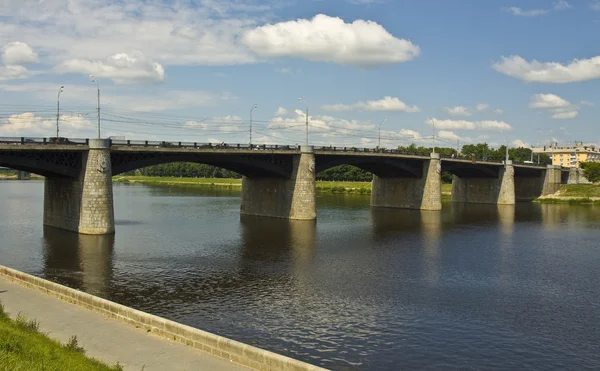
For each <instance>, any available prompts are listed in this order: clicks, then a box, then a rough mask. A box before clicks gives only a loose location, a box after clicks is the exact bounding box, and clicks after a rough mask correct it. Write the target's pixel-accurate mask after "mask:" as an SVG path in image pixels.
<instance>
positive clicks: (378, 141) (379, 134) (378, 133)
mask: <svg viewBox="0 0 600 371" xmlns="http://www.w3.org/2000/svg"><path fill="white" fill-rule="evenodd" d="M386 122H387V119H383V121H381V122H380V123H379V130H378V131H377V148H378V149H379V148H381V125H382V124H385V123H386Z"/></svg>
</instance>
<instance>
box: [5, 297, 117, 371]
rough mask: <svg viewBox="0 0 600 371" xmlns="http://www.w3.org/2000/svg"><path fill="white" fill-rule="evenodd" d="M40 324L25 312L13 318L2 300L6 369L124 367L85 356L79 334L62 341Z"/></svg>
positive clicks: (105, 369) (110, 370) (107, 370)
mask: <svg viewBox="0 0 600 371" xmlns="http://www.w3.org/2000/svg"><path fill="white" fill-rule="evenodd" d="M39 326H40V324H39V323H38V322H37V321H35V320H29V319H27V318H25V317H24V316H23V315H22V314H20V313H19V314H17V316H16V317H15V319H11V318H10V317H9V314H8V313H6V312H5V311H4V306H3V305H2V304H1V302H0V349H1V351H0V360H1V362H0V363H1V364H2V369H4V370H33V371H36V370H40V371H41V370H98V371H118V370H123V368H122V367H121V365H120V364H118V363H117V364H116V365H114V366H112V367H110V366H108V365H106V364H104V363H101V362H100V361H98V360H95V359H93V358H88V357H86V356H85V355H84V352H85V349H84V348H82V347H80V346H79V344H78V341H77V337H71V338H70V340H69V342H67V343H65V344H61V343H59V342H58V341H55V340H52V339H50V338H49V337H48V336H46V335H44V334H43V333H40V332H39Z"/></svg>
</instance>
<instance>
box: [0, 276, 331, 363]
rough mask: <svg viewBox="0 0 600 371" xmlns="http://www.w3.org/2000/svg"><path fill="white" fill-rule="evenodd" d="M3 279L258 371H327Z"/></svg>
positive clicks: (66, 292) (33, 282)
mask: <svg viewBox="0 0 600 371" xmlns="http://www.w3.org/2000/svg"><path fill="white" fill-rule="evenodd" d="M0 276H1V277H4V278H6V279H8V280H10V281H12V282H16V283H19V284H20V285H22V286H25V287H28V288H32V289H36V290H38V291H41V292H43V293H45V294H48V295H50V296H54V297H56V298H58V299H61V300H63V301H66V302H69V303H72V304H76V305H79V306H81V307H84V308H87V309H90V310H93V311H95V312H99V313H101V314H103V315H105V316H106V317H109V318H112V319H116V320H120V321H123V322H126V323H128V324H130V325H132V326H135V327H136V328H139V329H141V330H144V331H146V332H152V333H153V334H155V335H158V336H161V337H164V338H167V339H170V340H174V341H176V342H178V343H182V344H185V345H187V346H190V347H193V348H196V349H198V350H201V351H204V352H206V353H209V354H212V355H214V356H217V357H221V358H225V359H228V360H230V361H232V362H235V363H237V364H240V365H243V366H246V367H249V368H252V369H255V370H284V371H287V370H290V371H292V370H293V371H319V370H326V369H324V368H321V367H318V366H314V365H311V364H309V363H305V362H302V361H298V360H296V359H293V358H289V357H286V356H282V355H279V354H277V353H273V352H270V351H267V350H264V349H260V348H257V347H254V346H251V345H248V344H244V343H241V342H239V341H235V340H231V339H228V338H225V337H223V336H219V335H215V334H211V333H209V332H206V331H202V330H199V329H196V328H194V327H190V326H186V325H183V324H181V323H177V322H174V321H171V320H168V319H165V318H162V317H158V316H155V315H153V314H148V313H145V312H142V311H139V310H137V309H133V308H129V307H126V306H124V305H121V304H117V303H114V302H112V301H109V300H106V299H102V298H99V297H97V296H93V295H90V294H87V293H85V292H82V291H78V290H75V289H72V288H70V287H66V286H63V285H60V284H57V283H54V282H51V281H48V280H45V279H43V278H39V277H35V276H32V275H30V274H27V273H23V272H21V271H18V270H15V269H12V268H8V267H5V266H3V265H0Z"/></svg>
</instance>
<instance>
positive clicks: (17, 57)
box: [2, 41, 38, 66]
mask: <svg viewBox="0 0 600 371" xmlns="http://www.w3.org/2000/svg"><path fill="white" fill-rule="evenodd" d="M2 59H3V61H4V64H5V65H7V66H20V65H25V64H31V63H36V62H37V61H38V55H37V53H36V52H34V51H33V49H31V47H30V46H29V45H27V44H25V43H22V42H20V41H13V42H11V43H8V44H6V45H5V46H4V49H3V51H2Z"/></svg>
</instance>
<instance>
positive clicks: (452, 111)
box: [444, 106, 471, 116]
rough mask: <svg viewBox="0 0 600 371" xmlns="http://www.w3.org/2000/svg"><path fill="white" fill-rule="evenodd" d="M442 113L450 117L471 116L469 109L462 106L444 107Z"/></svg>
mask: <svg viewBox="0 0 600 371" xmlns="http://www.w3.org/2000/svg"><path fill="white" fill-rule="evenodd" d="M444 111H446V113H448V114H449V115H450V116H471V112H470V111H469V109H468V108H466V107H463V106H456V107H445V108H444Z"/></svg>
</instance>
